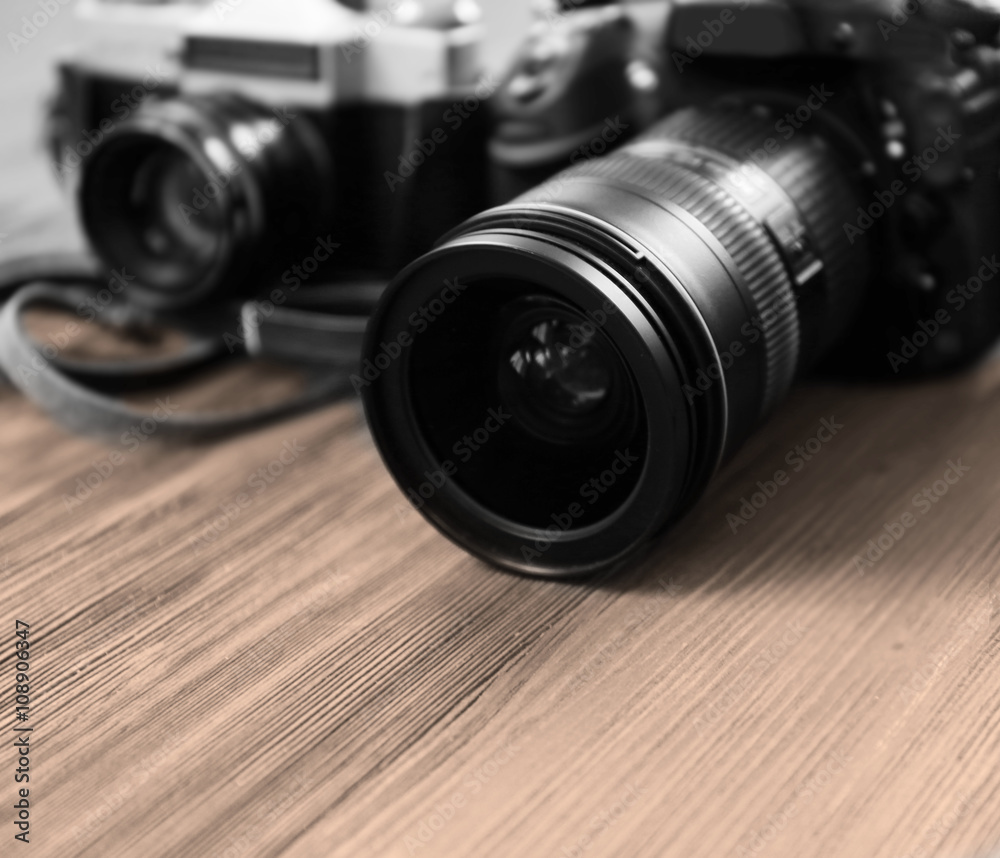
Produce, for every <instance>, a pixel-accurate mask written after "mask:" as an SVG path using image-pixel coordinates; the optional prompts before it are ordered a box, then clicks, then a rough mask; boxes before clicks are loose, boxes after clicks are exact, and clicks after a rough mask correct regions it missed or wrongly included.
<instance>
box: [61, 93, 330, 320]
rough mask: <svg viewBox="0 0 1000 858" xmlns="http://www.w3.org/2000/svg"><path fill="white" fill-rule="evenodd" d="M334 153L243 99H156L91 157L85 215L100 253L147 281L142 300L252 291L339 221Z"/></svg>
mask: <svg viewBox="0 0 1000 858" xmlns="http://www.w3.org/2000/svg"><path fill="white" fill-rule="evenodd" d="M330 173H331V167H330V163H329V156H328V154H327V152H326V147H325V146H324V144H323V141H322V139H321V137H320V135H319V133H318V132H317V131H316V130H315V129H314V128H313V127H312V126H311V124H310V121H309V120H308V118H304V117H303V118H295V119H293V120H291V121H289V120H288V119H287V118H283V117H280V116H279V115H278V114H276V113H275V112H273V111H271V110H269V109H267V108H266V107H263V106H260V105H256V104H254V103H252V102H250V101H248V100H247V99H245V98H243V97H241V96H238V95H234V94H225V95H212V96H204V97H198V96H194V97H187V96H185V97H180V98H171V99H163V100H157V101H150V102H149V103H147V104H145V105H143V107H142V109H141V110H140V111H138V112H137V113H136V115H135V116H134V117H132V118H131V119H129V120H127V121H125V122H123V123H122V124H121V125H120V126H119V127H118V128H117V129H116V130H115V132H114V134H112V135H109V136H108V137H106V138H105V140H104V141H103V142H102V143H101V144H100V145H99V146H98V147H97V148H96V149H95V151H94V152H93V154H92V155H91V157H90V158H89V159H88V160H87V161H86V163H85V167H84V171H83V177H82V180H81V184H80V191H79V194H80V197H79V201H80V211H81V217H82V221H83V225H84V229H85V230H86V232H87V235H88V237H89V239H90V241H91V244H92V246H93V247H94V249H95V250H96V252H97V253H98V254H99V255H100V256H101V258H102V259H103V260H104V261H105V262H106V263H107V264H108V265H109V266H110V267H112V268H115V269H118V270H123V271H125V272H127V273H129V274H131V275H132V276H134V277H136V282H135V283H134V284H131V285H130V289H131V290H132V291H131V293H130V294H131V296H132V297H133V298H136V299H138V300H141V301H142V302H143V303H146V304H148V305H150V306H154V307H179V306H184V305H189V304H192V303H195V302H198V301H202V300H205V299H206V298H209V297H213V296H219V297H225V296H226V295H228V294H230V293H232V292H234V291H239V290H242V291H247V289H248V288H252V285H251V286H248V283H249V284H254V283H257V282H258V281H259V280H260V279H261V277H262V275H264V274H266V273H267V272H268V271H269V269H270V268H271V267H273V256H274V254H275V252H276V251H278V252H280V253H281V258H283V259H288V258H292V255H293V254H294V253H295V252H296V250H297V248H296V241H297V240H302V239H304V238H306V237H308V238H313V237H314V236H315V235H316V233H317V232H318V231H319V230H320V229H321V228H322V225H323V224H324V223H325V222H327V221H328V218H329V207H330V199H331V192H332V189H331V187H330V183H331V175H330Z"/></svg>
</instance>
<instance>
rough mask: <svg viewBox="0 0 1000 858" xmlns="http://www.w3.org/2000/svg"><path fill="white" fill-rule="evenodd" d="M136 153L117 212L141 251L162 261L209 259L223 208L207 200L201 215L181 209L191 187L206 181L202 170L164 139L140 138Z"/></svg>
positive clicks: (190, 264)
mask: <svg viewBox="0 0 1000 858" xmlns="http://www.w3.org/2000/svg"><path fill="white" fill-rule="evenodd" d="M134 157H135V169H134V172H133V173H131V176H130V177H129V178H130V179H131V187H129V188H122V191H123V198H122V199H121V200H120V201H119V202H120V205H119V207H118V208H117V213H118V216H119V217H120V218H121V220H122V221H123V222H124V223H127V224H129V227H128V228H129V229H131V230H134V235H135V240H136V242H137V243H138V244H139V246H140V247H141V250H142V253H143V254H144V255H145V257H146V258H147V259H149V260H154V259H156V260H160V265H169V264H170V263H171V260H177V262H178V264H181V265H185V267H187V268H188V269H189V270H194V269H197V268H198V267H200V266H203V265H205V264H207V263H208V262H209V261H210V260H211V258H212V255H213V253H214V251H215V249H216V248H217V247H218V246H219V243H220V240H221V235H220V233H221V232H222V228H223V225H224V218H223V215H222V211H221V208H220V206H219V205H218V204H217V203H216V202H214V201H211V202H210V203H209V204H208V205H207V206H206V207H205V208H204V209H203V210H202V211H201V212H200V214H199V217H190V216H185V215H184V213H183V212H184V209H183V206H184V205H185V204H187V203H189V202H190V197H191V188H196V187H198V186H199V185H202V184H204V183H205V181H206V178H205V175H204V174H203V173H202V172H201V170H200V169H199V168H198V165H197V164H195V163H194V162H193V161H192V160H191V159H190V158H188V156H187V155H185V154H184V152H182V151H181V150H180V149H177V148H174V147H173V146H170V145H167V144H163V143H157V142H155V141H152V142H150V143H149V144H147V145H141V144H138V145H137V146H136V151H135V152H134ZM167 282H168V283H169V280H168V281H167Z"/></svg>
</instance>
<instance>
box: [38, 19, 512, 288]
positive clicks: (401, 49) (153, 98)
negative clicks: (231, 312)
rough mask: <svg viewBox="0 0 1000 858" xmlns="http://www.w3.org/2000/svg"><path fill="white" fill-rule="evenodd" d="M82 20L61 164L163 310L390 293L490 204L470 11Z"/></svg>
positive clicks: (486, 86)
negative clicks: (382, 285)
mask: <svg viewBox="0 0 1000 858" xmlns="http://www.w3.org/2000/svg"><path fill="white" fill-rule="evenodd" d="M78 13H79V15H80V17H81V19H82V20H83V21H84V22H86V24H87V25H88V35H87V36H86V38H85V42H84V45H83V47H82V48H81V49H80V50H78V51H76V52H75V53H74V55H72V56H71V57H68V58H67V59H66V60H65V61H64V62H63V63H62V64H61V66H60V81H61V83H60V87H59V92H58V97H57V98H56V100H55V109H54V111H53V117H52V123H51V128H52V131H51V135H50V136H51V149H52V151H53V154H54V157H55V162H56V169H57V171H58V172H59V173H60V174H61V175H62V176H64V177H66V178H67V179H69V180H70V183H71V184H72V185H73V186H74V188H75V190H76V192H77V193H78V195H79V203H80V211H81V216H82V221H83V225H84V227H85V230H86V232H87V235H88V237H89V239H90V241H91V243H92V245H93V247H94V249H95V250H96V251H97V253H98V254H99V255H100V257H101V258H102V259H103V261H104V262H106V263H107V264H108V265H110V266H111V267H112V268H114V269H116V270H122V269H124V270H127V272H128V273H129V275H130V276H132V277H135V278H136V282H135V283H134V284H133V285H132V286H131V287H130V289H129V291H130V292H131V293H132V294H131V297H133V298H135V299H137V300H141V301H142V302H144V303H146V304H147V305H150V306H152V307H164V306H166V307H180V306H184V305H190V304H192V303H195V302H200V301H203V300H205V299H208V298H216V297H223V296H228V295H232V294H233V293H239V294H241V295H252V294H253V293H254V292H255V291H257V290H259V289H261V288H262V286H263V285H265V284H268V283H273V282H277V281H279V280H280V281H281V282H282V283H283V284H284V286H283V287H282V288H297V287H298V285H300V284H301V283H303V281H304V280H312V281H313V282H316V281H317V280H321V279H323V278H324V277H326V278H329V277H332V276H335V277H337V278H365V277H367V278H374V279H378V278H386V279H387V278H388V277H390V276H391V275H392V274H394V273H396V272H397V271H398V270H399V268H400V267H401V266H402V265H403V263H405V262H407V261H409V260H411V259H412V258H414V256H416V255H417V254H418V253H420V252H422V251H423V250H426V249H427V248H428V247H430V245H431V244H432V242H433V240H434V239H435V238H437V237H438V236H439V235H440V234H441V233H442V232H443V231H444V230H446V229H449V228H451V227H453V226H454V225H455V224H456V223H458V222H459V221H460V220H461V219H462V218H463V217H467V216H469V215H471V214H473V213H475V212H476V211H478V210H480V209H481V208H482V207H483V206H484V205H485V204H486V201H487V198H486V196H485V194H486V190H485V189H486V167H485V163H484V157H485V156H484V152H485V134H486V131H487V127H488V126H487V118H486V111H485V110H484V109H480V107H481V105H482V104H483V102H484V101H485V99H486V98H487V97H488V96H489V94H490V92H491V90H492V89H493V88H494V85H493V84H491V82H490V79H489V78H488V77H486V76H485V75H484V74H483V71H482V69H481V67H480V45H481V40H482V27H481V24H479V23H478V9H477V7H476V5H475V3H474V2H472V0H459V2H454V0H450V2H433V0H432V2H428V3H420V2H416V0H384V2H378V3H365V2H363V0H356V2H353V3H350V2H343V3H341V2H336V0H280V2H279V0H206V2H199V1H198V0H167V2H162V0H160V2H151V0H80V3H79V6H78ZM316 248H318V249H319V250H318V252H314V251H315V249H316ZM304 258H308V259H309V260H311V262H312V265H311V266H310V268H306V269H305V274H306V276H305V277H303V276H302V272H301V271H300V272H297V273H295V274H293V273H292V271H293V266H294V264H295V263H298V262H300V261H302V260H303V259H304ZM318 263H321V264H318ZM317 268H318V269H320V271H319V272H317ZM310 269H311V270H310Z"/></svg>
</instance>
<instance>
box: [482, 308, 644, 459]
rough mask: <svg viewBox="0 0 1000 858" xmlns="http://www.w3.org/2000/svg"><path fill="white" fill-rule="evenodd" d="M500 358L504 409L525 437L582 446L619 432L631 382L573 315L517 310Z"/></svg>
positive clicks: (605, 345)
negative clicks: (519, 426) (516, 421)
mask: <svg viewBox="0 0 1000 858" xmlns="http://www.w3.org/2000/svg"><path fill="white" fill-rule="evenodd" d="M512 310H513V313H512V319H511V322H510V324H509V327H508V328H507V331H506V332H505V333H504V336H503V340H502V341H501V347H500V351H499V355H498V358H499V361H498V363H499V367H498V375H499V390H500V395H501V398H502V401H503V402H504V403H505V404H506V406H507V408H508V409H509V410H510V411H511V412H512V413H513V414H514V417H515V419H516V420H518V422H519V423H521V425H522V426H524V427H525V429H526V431H528V432H530V433H531V434H532V435H534V436H536V437H537V438H538V439H539V440H541V441H544V442H546V443H551V444H578V443H585V442H587V441H589V440H592V439H594V438H598V437H600V436H602V435H605V434H607V433H608V432H611V431H613V430H614V427H615V425H616V424H617V423H619V422H620V420H621V418H622V415H623V413H624V412H623V410H622V401H623V400H624V399H625V398H626V397H627V395H628V394H629V392H630V390H629V387H630V385H629V381H628V376H627V371H626V370H625V368H624V366H623V364H622V362H621V359H620V358H619V357H618V355H617V354H616V353H615V351H614V347H613V346H612V345H611V343H610V342H608V340H607V337H606V336H605V335H604V334H603V333H602V332H601V331H600V330H599V329H598V328H597V327H596V326H595V325H594V324H593V322H591V321H590V320H589V319H587V318H586V317H584V316H582V315H581V314H580V313H578V312H575V311H573V310H572V309H571V308H570V307H568V306H566V305H563V304H559V303H557V302H553V301H546V300H544V299H541V300H540V299H537V298H534V299H532V298H529V299H525V300H524V301H519V302H516V304H515V307H514V308H512Z"/></svg>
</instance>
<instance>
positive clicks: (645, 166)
mask: <svg viewBox="0 0 1000 858" xmlns="http://www.w3.org/2000/svg"><path fill="white" fill-rule="evenodd" d="M658 136H660V135H658ZM570 177H580V178H583V177H588V178H594V179H603V178H606V179H608V181H609V182H613V183H614V184H615V185H616V186H618V187H622V186H624V187H629V188H631V189H633V190H636V191H638V192H639V193H641V195H642V196H643V197H645V198H647V199H650V200H651V201H653V202H657V201H663V200H669V201H671V202H673V203H674V204H676V205H678V206H680V207H681V208H683V209H684V210H685V211H687V212H688V213H689V214H690V215H692V216H693V217H694V218H696V219H697V220H698V221H699V222H700V223H701V224H703V225H704V226H705V227H706V228H707V229H708V230H710V231H711V232H712V234H713V235H714V236H715V237H716V238H717V239H718V240H719V242H720V243H721V244H722V246H723V247H724V248H725V250H726V252H727V253H728V254H729V255H730V257H731V258H732V260H733V262H734V263H735V265H736V267H737V269H738V271H739V272H740V274H741V275H742V277H743V279H744V282H745V284H746V287H747V290H748V291H749V293H750V295H751V297H752V299H753V301H754V304H755V305H756V306H755V309H754V314H753V315H754V316H755V317H756V316H758V315H759V314H761V313H762V312H766V313H767V315H766V316H765V318H764V319H763V320H762V322H761V324H760V325H759V327H758V330H761V331H762V334H763V341H764V347H765V352H766V356H767V374H766V378H765V380H764V392H763V396H762V402H761V411H760V415H759V416H761V417H763V416H764V415H766V414H768V413H770V411H771V410H772V409H773V408H774V406H776V405H777V403H778V402H780V401H781V399H782V398H783V397H784V396H785V395H786V394H787V392H788V389H789V388H790V386H791V384H792V381H793V380H794V378H795V375H796V371H797V368H798V364H799V342H800V335H799V317H798V312H797V308H796V303H795V299H794V295H793V293H792V284H791V281H790V278H789V275H788V271H787V268H786V267H785V264H784V262H783V260H782V258H781V256H780V254H779V253H778V251H777V249H776V248H775V246H774V243H773V241H772V239H771V237H770V235H769V233H768V232H767V230H765V229H764V227H763V225H762V224H760V223H759V222H758V221H757V220H756V219H755V218H754V217H753V216H752V215H751V214H750V213H749V212H748V211H747V210H746V209H745V208H744V207H743V205H742V204H741V203H740V202H739V201H737V200H736V199H735V198H734V197H732V196H731V195H730V194H729V193H727V192H726V191H725V190H724V189H722V188H721V187H719V186H718V185H716V184H715V183H713V182H712V181H710V180H709V179H707V178H705V177H704V176H701V175H699V174H698V173H695V172H693V171H692V170H691V169H690V168H689V167H688V166H687V165H685V164H683V163H680V162H675V161H673V160H671V159H670V158H669V155H668V156H667V157H666V158H665V157H663V156H662V155H659V156H654V157H646V156H643V155H642V154H640V153H636V152H632V151H630V150H629V149H625V150H622V151H621V152H619V153H618V154H617V155H614V156H611V157H609V158H604V159H595V160H592V161H588V162H587V163H585V164H581V165H580V166H578V167H576V168H575V169H574V170H572V171H569V172H568V173H566V174H563V176H562V177H560V180H559V181H560V183H562V182H565V181H566V180H568V179H570ZM536 193H537V194H538V196H539V198H540V199H546V198H547V197H548V193H547V192H546V189H545V188H544V186H543V188H541V189H539V190H538V191H537V192H536ZM534 196H535V193H532V194H529V195H528V196H527V197H523V198H522V201H525V202H529V201H531V199H532V198H533V197H534ZM748 336H752V333H750V332H749V331H748ZM727 345H728V344H727ZM702 369H705V370H707V369H708V367H702Z"/></svg>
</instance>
